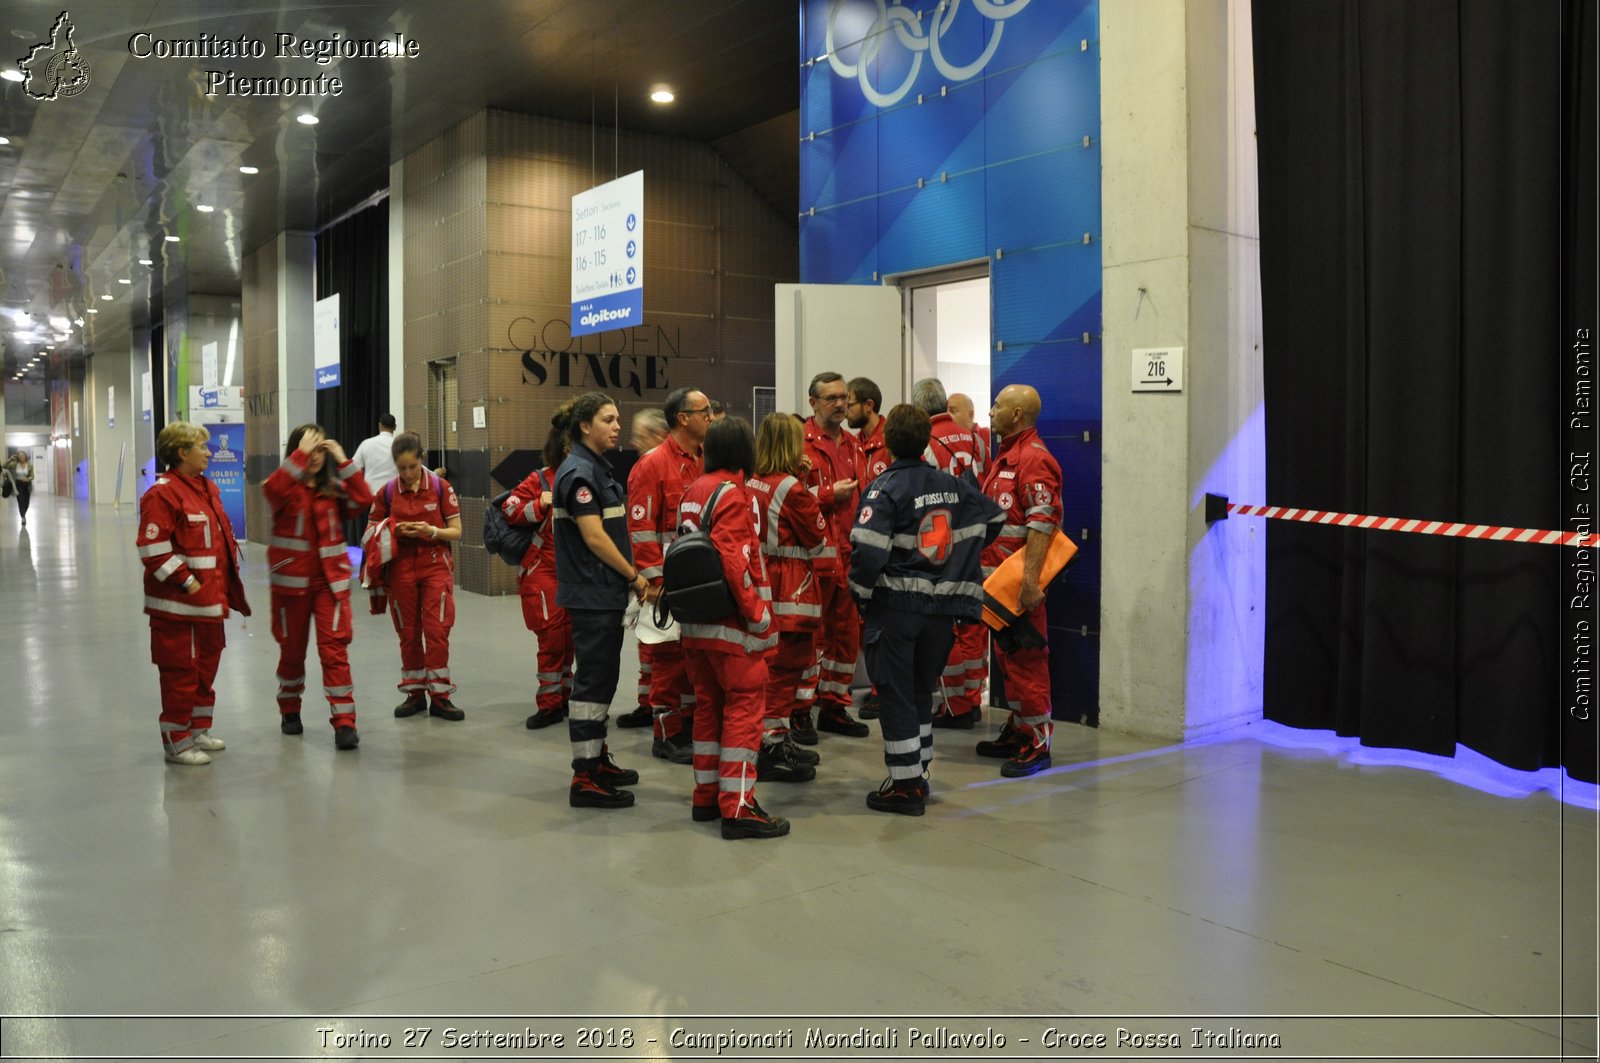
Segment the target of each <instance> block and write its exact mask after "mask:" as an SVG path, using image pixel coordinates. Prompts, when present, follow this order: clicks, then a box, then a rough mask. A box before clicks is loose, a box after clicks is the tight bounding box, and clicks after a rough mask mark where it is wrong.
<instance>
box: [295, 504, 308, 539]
mask: <svg viewBox="0 0 1600 1063" xmlns="http://www.w3.org/2000/svg"><path fill="white" fill-rule="evenodd" d="M294 533H295V535H296V537H300V536H304V535H305V533H306V511H305V510H303V509H302V510H301V511H300V512H299V513H296V514H295V515H294ZM301 541H302V542H303V541H304V540H303V539H302V540H301Z"/></svg>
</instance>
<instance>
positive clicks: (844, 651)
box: [817, 580, 861, 711]
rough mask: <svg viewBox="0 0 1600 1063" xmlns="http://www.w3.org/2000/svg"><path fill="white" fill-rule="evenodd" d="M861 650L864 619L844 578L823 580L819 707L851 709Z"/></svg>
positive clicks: (818, 687)
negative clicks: (851, 693)
mask: <svg viewBox="0 0 1600 1063" xmlns="http://www.w3.org/2000/svg"><path fill="white" fill-rule="evenodd" d="M860 649H861V618H860V616H859V615H858V614H857V613H856V603H855V602H854V601H852V600H851V598H850V585H849V584H848V583H846V582H845V581H844V580H823V581H822V630H821V631H820V632H819V633H818V637H817V664H818V665H819V666H820V669H821V671H820V673H819V674H818V676H817V709H818V710H819V711H820V710H822V709H825V708H827V707H828V706H829V705H836V706H838V707H839V708H842V709H849V708H850V703H851V695H850V682H851V680H853V679H854V678H855V675H856V654H857V653H858V652H860Z"/></svg>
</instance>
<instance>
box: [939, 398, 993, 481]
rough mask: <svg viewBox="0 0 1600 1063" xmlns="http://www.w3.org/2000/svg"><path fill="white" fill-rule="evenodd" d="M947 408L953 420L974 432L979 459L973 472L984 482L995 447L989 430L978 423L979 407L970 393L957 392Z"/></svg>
mask: <svg viewBox="0 0 1600 1063" xmlns="http://www.w3.org/2000/svg"><path fill="white" fill-rule="evenodd" d="M945 409H946V410H947V411H948V412H949V414H950V419H951V420H953V421H955V423H956V424H958V425H960V426H961V427H962V428H965V429H966V430H967V431H969V432H971V433H972V441H973V443H974V444H975V445H976V449H975V450H974V454H975V456H976V459H977V464H976V465H975V466H974V467H973V469H972V473H973V475H974V476H976V477H977V478H978V482H979V483H983V474H984V473H985V472H986V471H988V468H989V451H990V450H992V449H994V448H993V447H991V446H990V445H989V430H988V429H987V428H984V427H983V426H981V425H979V424H978V423H977V422H978V409H977V407H976V406H974V405H973V404H972V397H971V396H970V395H966V394H963V393H962V392H959V391H958V392H956V393H955V394H953V395H951V396H950V399H949V401H948V403H947V405H946V406H945Z"/></svg>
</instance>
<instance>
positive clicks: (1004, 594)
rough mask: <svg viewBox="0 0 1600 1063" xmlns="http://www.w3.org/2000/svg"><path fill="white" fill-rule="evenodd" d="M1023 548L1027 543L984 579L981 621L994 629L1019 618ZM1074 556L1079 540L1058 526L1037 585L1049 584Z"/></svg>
mask: <svg viewBox="0 0 1600 1063" xmlns="http://www.w3.org/2000/svg"><path fill="white" fill-rule="evenodd" d="M1026 552H1027V550H1026V547H1024V548H1020V549H1018V550H1017V552H1016V553H1014V554H1012V555H1011V556H1010V557H1008V558H1006V559H1005V560H1004V561H1002V562H1001V563H1000V567H999V568H997V569H995V570H994V575H992V576H990V577H989V578H988V579H986V580H984V581H983V622H984V623H985V624H988V625H989V627H990V628H991V629H993V630H995V631H1003V630H1005V629H1006V628H1008V627H1010V626H1011V625H1012V624H1014V623H1016V622H1017V621H1018V620H1020V619H1022V615H1023V613H1022V606H1021V602H1022V563H1023V554H1024V553H1026ZM1077 556H1078V544H1077V543H1075V542H1073V541H1072V540H1071V539H1069V538H1067V536H1066V534H1065V533H1064V532H1062V531H1061V529H1059V528H1057V529H1056V535H1055V538H1054V539H1051V540H1050V547H1049V549H1048V550H1047V551H1046V552H1045V555H1044V564H1043V565H1042V566H1041V567H1040V569H1039V589H1040V590H1044V589H1045V588H1046V587H1048V586H1050V584H1051V583H1052V582H1053V581H1054V580H1055V578H1056V577H1057V576H1059V575H1061V573H1062V571H1063V570H1065V569H1066V567H1067V566H1068V565H1070V564H1072V561H1073V559H1074V558H1076V557H1077Z"/></svg>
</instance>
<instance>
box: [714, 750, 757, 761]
mask: <svg viewBox="0 0 1600 1063" xmlns="http://www.w3.org/2000/svg"><path fill="white" fill-rule="evenodd" d="M718 759H719V760H721V761H722V763H724V764H754V763H755V762H756V751H755V750H753V749H744V748H742V747H740V746H723V747H722V748H721V752H719V753H718Z"/></svg>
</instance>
